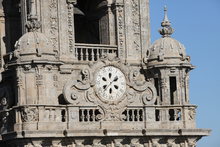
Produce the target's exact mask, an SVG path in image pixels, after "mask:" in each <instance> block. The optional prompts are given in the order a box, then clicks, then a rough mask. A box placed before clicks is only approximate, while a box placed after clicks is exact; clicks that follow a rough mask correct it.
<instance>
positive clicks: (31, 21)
mask: <svg viewBox="0 0 220 147" xmlns="http://www.w3.org/2000/svg"><path fill="white" fill-rule="evenodd" d="M26 27H27V29H28V32H34V31H36V30H38V29H39V28H40V27H41V23H40V21H38V19H37V16H36V15H35V16H33V15H29V16H28V21H27V23H26Z"/></svg>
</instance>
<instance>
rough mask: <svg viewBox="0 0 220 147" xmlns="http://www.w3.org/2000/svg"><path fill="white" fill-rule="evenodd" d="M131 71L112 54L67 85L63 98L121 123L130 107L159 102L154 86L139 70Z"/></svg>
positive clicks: (104, 118) (84, 70) (103, 117)
mask: <svg viewBox="0 0 220 147" xmlns="http://www.w3.org/2000/svg"><path fill="white" fill-rule="evenodd" d="M130 68H131V67H129V66H128V65H125V64H123V63H122V62H121V61H120V60H119V59H118V58H117V57H115V56H113V55H109V56H106V57H103V58H101V59H100V60H99V61H98V62H97V63H96V64H94V65H90V66H89V67H88V69H83V70H82V71H81V72H80V75H79V76H78V79H77V80H69V81H68V82H67V83H66V84H65V86H64V89H63V95H64V98H65V100H66V101H67V102H68V103H69V104H73V105H78V106H79V105H80V106H89V105H88V104H91V105H92V106H94V105H96V106H98V107H99V109H100V110H101V112H102V114H100V118H101V119H102V120H108V121H122V120H123V118H124V117H125V116H124V115H123V114H122V112H123V111H124V110H125V109H126V108H127V106H129V105H130V104H132V103H134V102H135V103H138V105H143V103H144V104H145V105H151V104H153V103H154V102H155V100H156V89H155V88H154V86H153V85H152V84H151V83H150V82H147V81H145V79H144V80H143V79H142V76H143V75H141V74H140V70H131V69H130ZM140 77H141V78H140Z"/></svg>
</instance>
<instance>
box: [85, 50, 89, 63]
mask: <svg viewBox="0 0 220 147" xmlns="http://www.w3.org/2000/svg"><path fill="white" fill-rule="evenodd" d="M85 52H86V55H85V56H86V59H85V60H86V61H89V49H88V48H85Z"/></svg>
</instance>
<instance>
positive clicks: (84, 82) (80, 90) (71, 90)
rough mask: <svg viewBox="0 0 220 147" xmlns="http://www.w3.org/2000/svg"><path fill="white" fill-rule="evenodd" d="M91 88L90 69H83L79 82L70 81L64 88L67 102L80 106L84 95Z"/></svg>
mask: <svg viewBox="0 0 220 147" xmlns="http://www.w3.org/2000/svg"><path fill="white" fill-rule="evenodd" d="M90 87H91V84H90V72H89V70H88V69H83V70H82V71H81V73H80V76H79V79H78V80H69V81H68V82H67V83H66V84H65V86H64V88H63V95H64V99H65V100H66V102H68V103H69V104H74V105H76V104H79V103H80V101H82V100H81V99H80V98H83V97H84V93H85V91H86V90H88V89H89V88H90Z"/></svg>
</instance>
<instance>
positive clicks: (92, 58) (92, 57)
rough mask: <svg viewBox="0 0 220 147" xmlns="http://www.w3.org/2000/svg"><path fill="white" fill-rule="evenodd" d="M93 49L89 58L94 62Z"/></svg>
mask: <svg viewBox="0 0 220 147" xmlns="http://www.w3.org/2000/svg"><path fill="white" fill-rule="evenodd" d="M94 51H95V50H94V48H92V49H91V56H90V58H91V61H95V58H94Z"/></svg>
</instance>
